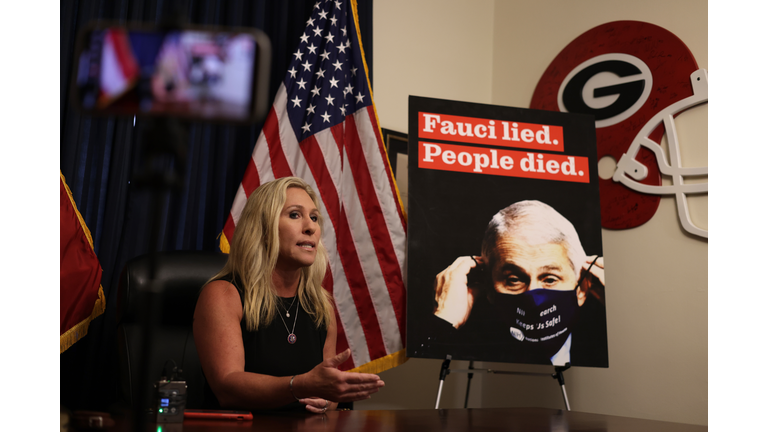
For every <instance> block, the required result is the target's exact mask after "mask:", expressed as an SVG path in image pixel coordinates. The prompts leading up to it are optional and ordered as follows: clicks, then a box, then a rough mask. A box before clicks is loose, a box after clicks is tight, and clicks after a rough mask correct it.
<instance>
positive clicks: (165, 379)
mask: <svg viewBox="0 0 768 432" xmlns="http://www.w3.org/2000/svg"><path fill="white" fill-rule="evenodd" d="M169 361H170V362H171V363H173V369H171V370H170V373H169V372H168V370H167V369H166V368H164V370H163V376H162V377H161V378H160V380H159V381H158V382H157V383H155V389H154V390H155V391H154V395H155V403H154V404H153V405H154V407H155V420H156V422H157V423H181V422H183V421H184V409H185V408H186V406H187V382H186V381H184V376H183V371H182V370H181V369H179V368H177V367H176V363H175V362H174V361H173V360H169ZM166 366H168V362H166Z"/></svg>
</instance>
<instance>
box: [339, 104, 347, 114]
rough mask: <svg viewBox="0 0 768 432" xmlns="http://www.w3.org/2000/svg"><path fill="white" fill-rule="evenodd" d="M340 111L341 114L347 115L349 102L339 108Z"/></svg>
mask: <svg viewBox="0 0 768 432" xmlns="http://www.w3.org/2000/svg"><path fill="white" fill-rule="evenodd" d="M339 111H341V115H343V116H345V115H347V104H344V106H343V107H341V108H339Z"/></svg>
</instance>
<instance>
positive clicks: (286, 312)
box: [280, 294, 299, 318]
mask: <svg viewBox="0 0 768 432" xmlns="http://www.w3.org/2000/svg"><path fill="white" fill-rule="evenodd" d="M298 296H299V295H298V294H296V296H294V297H293V301H292V302H291V305H290V306H288V308H287V309H286V310H285V317H286V318H290V317H291V308H292V307H293V304H294V303H295V302H296V297H298ZM280 304H282V302H280ZM296 310H297V311H298V309H296Z"/></svg>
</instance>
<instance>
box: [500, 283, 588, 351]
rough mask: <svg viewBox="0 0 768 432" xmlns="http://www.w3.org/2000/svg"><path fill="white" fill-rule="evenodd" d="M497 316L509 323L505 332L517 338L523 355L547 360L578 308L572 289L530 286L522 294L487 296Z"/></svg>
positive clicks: (567, 331) (565, 336) (567, 332)
mask: <svg viewBox="0 0 768 432" xmlns="http://www.w3.org/2000/svg"><path fill="white" fill-rule="evenodd" d="M489 301H490V302H491V304H492V305H493V308H494V309H495V311H496V313H497V314H498V315H497V316H498V317H499V318H500V320H501V321H502V322H503V323H504V324H505V325H506V326H508V327H509V334H510V336H511V337H512V338H514V339H515V340H517V341H518V342H520V344H521V345H520V349H521V350H523V351H524V352H523V353H521V354H522V356H523V357H525V358H528V359H530V360H531V361H534V362H540V363H544V362H548V361H549V359H550V358H551V357H552V356H554V355H555V354H556V353H557V352H558V351H559V350H560V348H562V346H563V344H564V343H565V341H566V339H568V336H569V335H570V334H571V332H572V331H573V328H572V327H573V324H574V322H575V318H576V313H577V312H578V310H579V304H578V300H577V298H576V290H569V291H556V290H548V289H534V290H531V291H526V292H524V293H522V294H501V293H498V292H493V293H491V295H490V296H489Z"/></svg>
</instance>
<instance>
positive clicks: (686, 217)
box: [613, 69, 709, 238]
mask: <svg viewBox="0 0 768 432" xmlns="http://www.w3.org/2000/svg"><path fill="white" fill-rule="evenodd" d="M691 84H692V85H693V95H691V96H689V97H687V98H685V99H682V100H680V101H678V102H676V103H674V104H672V105H670V106H668V107H666V108H664V109H663V110H661V111H660V112H658V113H657V114H656V115H655V116H653V117H652V118H651V119H650V120H649V121H648V122H647V123H646V124H645V126H643V128H642V129H640V131H639V132H638V134H637V135H636V136H635V138H634V140H633V141H632V144H631V145H630V146H629V148H628V149H627V151H626V153H624V154H623V155H622V156H621V159H620V160H619V162H618V164H617V166H616V171H615V172H614V174H613V181H615V182H620V183H622V184H623V185H625V186H626V187H628V188H630V189H632V190H635V191H637V192H642V193H646V194H653V195H675V200H676V203H677V213H678V216H679V218H680V223H681V224H682V226H683V228H684V229H685V230H686V231H687V232H689V233H691V234H693V235H697V236H700V237H704V238H707V236H708V233H707V231H706V230H703V229H701V228H699V227H697V226H695V225H694V224H693V223H692V222H691V216H690V213H689V211H688V201H687V199H686V195H687V194H701V193H707V183H688V184H686V183H685V182H684V177H685V176H703V175H707V167H694V168H685V167H682V166H681V160H680V144H679V141H678V137H677V129H676V126H675V119H674V117H675V116H676V115H677V114H679V113H681V112H683V111H685V110H687V109H689V108H691V107H694V106H697V105H700V104H703V103H708V100H709V97H708V81H707V71H706V70H705V69H699V70H697V71H695V72H693V73H692V74H691ZM662 123H663V124H664V129H665V131H666V135H667V143H668V146H669V160H667V157H666V155H665V154H664V151H663V149H662V148H661V146H660V145H659V144H658V143H656V142H655V141H653V140H651V139H650V138H649V136H650V134H651V133H652V132H653V131H654V130H655V129H656V128H657V127H658V126H659V125H660V124H662ZM641 147H645V148H646V149H648V150H651V151H652V152H653V153H654V155H655V156H656V161H657V163H658V165H659V170H660V171H661V173H662V174H664V175H667V176H669V177H670V178H671V179H672V184H671V185H658V186H657V185H648V184H643V183H640V182H641V181H642V180H644V179H645V178H646V177H647V176H648V167H646V166H645V165H643V164H642V163H640V162H638V161H637V160H636V159H635V158H636V157H637V154H638V152H639V151H640V148H641Z"/></svg>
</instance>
